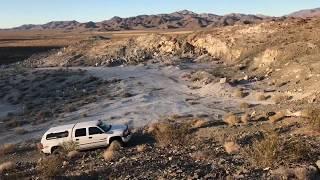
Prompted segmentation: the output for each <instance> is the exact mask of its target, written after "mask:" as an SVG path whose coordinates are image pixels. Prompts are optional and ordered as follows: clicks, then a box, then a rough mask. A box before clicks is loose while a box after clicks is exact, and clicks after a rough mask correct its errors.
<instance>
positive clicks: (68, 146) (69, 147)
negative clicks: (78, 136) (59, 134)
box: [61, 141, 79, 154]
mask: <svg viewBox="0 0 320 180" xmlns="http://www.w3.org/2000/svg"><path fill="white" fill-rule="evenodd" d="M61 147H62V149H63V151H64V152H65V153H66V154H68V153H69V152H72V151H76V150H77V149H78V148H79V143H77V142H74V141H68V142H63V143H62V144H61Z"/></svg>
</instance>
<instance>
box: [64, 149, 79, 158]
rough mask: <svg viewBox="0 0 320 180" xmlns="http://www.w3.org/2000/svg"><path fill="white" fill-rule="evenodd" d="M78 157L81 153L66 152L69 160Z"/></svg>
mask: <svg viewBox="0 0 320 180" xmlns="http://www.w3.org/2000/svg"><path fill="white" fill-rule="evenodd" d="M80 155H81V153H80V152H79V151H75V150H74V151H70V152H68V154H67V157H68V158H69V159H75V158H78V157H79V156H80Z"/></svg>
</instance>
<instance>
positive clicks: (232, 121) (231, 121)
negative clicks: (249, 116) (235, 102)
mask: <svg viewBox="0 0 320 180" xmlns="http://www.w3.org/2000/svg"><path fill="white" fill-rule="evenodd" d="M223 121H224V122H225V123H227V124H228V125H229V126H234V125H236V124H238V123H239V122H240V119H239V117H237V116H236V115H235V114H233V113H228V114H226V115H225V116H224V118H223Z"/></svg>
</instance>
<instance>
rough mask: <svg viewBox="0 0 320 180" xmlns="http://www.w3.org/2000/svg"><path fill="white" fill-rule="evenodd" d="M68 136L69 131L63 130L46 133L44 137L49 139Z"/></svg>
mask: <svg viewBox="0 0 320 180" xmlns="http://www.w3.org/2000/svg"><path fill="white" fill-rule="evenodd" d="M68 136H69V132H68V131H64V132H57V133H50V134H48V135H47V137H46V139H47V140H50V139H59V138H65V137H68Z"/></svg>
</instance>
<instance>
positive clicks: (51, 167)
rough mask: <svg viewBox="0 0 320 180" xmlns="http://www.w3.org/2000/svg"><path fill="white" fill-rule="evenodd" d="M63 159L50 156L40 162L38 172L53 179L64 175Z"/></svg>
mask: <svg viewBox="0 0 320 180" xmlns="http://www.w3.org/2000/svg"><path fill="white" fill-rule="evenodd" d="M62 166H63V159H62V158H61V157H60V156H48V157H45V158H44V159H42V160H40V161H39V162H38V166H37V168H38V170H39V172H40V174H41V175H42V176H43V177H46V178H52V177H56V176H59V175H61V174H62V173H63V167H62Z"/></svg>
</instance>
